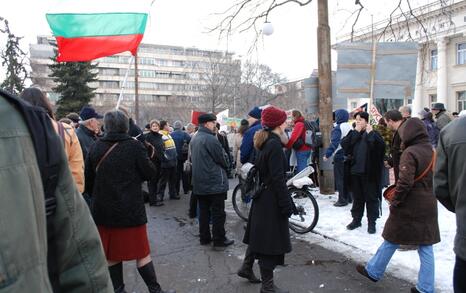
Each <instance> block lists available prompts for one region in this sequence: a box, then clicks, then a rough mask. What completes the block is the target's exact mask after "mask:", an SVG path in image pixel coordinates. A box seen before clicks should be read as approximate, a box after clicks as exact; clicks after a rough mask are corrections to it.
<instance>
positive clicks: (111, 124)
mask: <svg viewBox="0 0 466 293" xmlns="http://www.w3.org/2000/svg"><path fill="white" fill-rule="evenodd" d="M128 129H129V119H128V116H126V115H125V114H124V113H123V112H122V111H119V110H112V111H108V112H106V113H105V115H104V130H105V132H107V133H110V132H114V133H115V132H116V133H127V132H128Z"/></svg>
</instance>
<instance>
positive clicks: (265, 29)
mask: <svg viewBox="0 0 466 293" xmlns="http://www.w3.org/2000/svg"><path fill="white" fill-rule="evenodd" d="M262 33H263V34H264V35H266V36H270V35H271V34H273V25H272V24H271V23H270V22H268V21H267V20H266V21H265V22H264V25H263V26H262Z"/></svg>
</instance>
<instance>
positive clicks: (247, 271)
mask: <svg viewBox="0 0 466 293" xmlns="http://www.w3.org/2000/svg"><path fill="white" fill-rule="evenodd" d="M253 265H254V253H252V251H251V250H250V248H249V245H248V248H247V249H246V254H245V255H244V260H243V265H242V266H241V268H240V269H239V271H238V276H240V277H241V278H245V279H248V280H249V282H251V283H260V282H261V280H259V279H258V278H257V277H256V275H255V274H254V270H253V269H252V266H253Z"/></svg>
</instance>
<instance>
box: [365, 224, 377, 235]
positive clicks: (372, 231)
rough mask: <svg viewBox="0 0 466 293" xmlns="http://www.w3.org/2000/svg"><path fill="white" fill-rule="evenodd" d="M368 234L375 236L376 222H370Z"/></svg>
mask: <svg viewBox="0 0 466 293" xmlns="http://www.w3.org/2000/svg"><path fill="white" fill-rule="evenodd" d="M367 233H369V234H375V221H369V223H368V224H367Z"/></svg>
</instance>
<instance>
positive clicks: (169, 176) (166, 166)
mask: <svg viewBox="0 0 466 293" xmlns="http://www.w3.org/2000/svg"><path fill="white" fill-rule="evenodd" d="M169 129H170V126H169V125H168V122H167V121H163V120H162V121H160V131H159V132H160V134H161V135H162V140H163V145H164V153H163V156H162V162H161V164H160V167H161V171H160V179H159V187H158V192H157V193H158V195H157V197H158V200H159V201H161V202H163V199H164V197H165V188H166V186H167V183H168V194H169V197H170V199H176V200H178V199H180V196H179V195H178V194H177V192H176V163H177V160H178V158H177V154H176V146H175V142H174V141H173V138H172V137H171V135H170V130H169Z"/></svg>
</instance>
